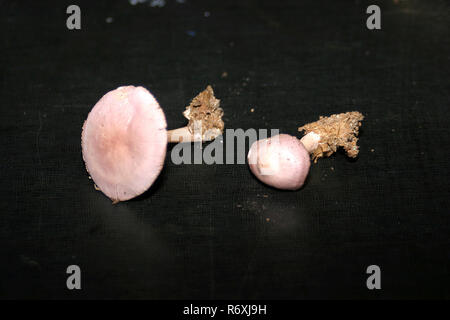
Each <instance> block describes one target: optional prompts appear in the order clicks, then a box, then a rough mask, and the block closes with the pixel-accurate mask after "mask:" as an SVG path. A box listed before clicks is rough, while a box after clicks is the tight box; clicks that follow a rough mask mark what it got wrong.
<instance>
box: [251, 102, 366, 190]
mask: <svg viewBox="0 0 450 320" xmlns="http://www.w3.org/2000/svg"><path fill="white" fill-rule="evenodd" d="M363 119H364V116H363V115H362V114H361V113H359V112H356V111H354V112H347V113H340V114H334V115H331V116H329V117H320V118H319V120H318V121H316V122H313V123H309V124H306V125H304V126H302V127H300V128H299V131H305V135H304V136H303V137H302V138H301V139H297V138H296V137H294V136H291V135H287V134H280V135H276V136H274V137H271V138H268V139H262V140H259V141H256V142H255V143H253V144H252V146H251V147H250V150H249V152H248V156H247V159H248V163H249V166H250V170H251V172H252V173H253V174H254V175H255V176H256V177H257V178H258V179H259V180H261V181H262V182H264V183H265V184H267V185H270V186H272V187H275V188H278V189H284V190H297V189H299V188H301V187H302V186H303V184H304V182H305V179H306V177H307V176H308V172H309V168H310V158H309V156H310V154H311V156H312V159H313V160H314V163H316V162H317V159H319V158H321V157H329V156H330V155H332V154H333V153H334V152H336V150H337V148H338V147H343V148H344V149H345V151H346V152H347V156H349V157H351V158H355V157H356V156H357V155H358V152H359V150H358V146H357V142H358V138H357V136H358V134H359V127H360V126H361V121H362V120H363Z"/></svg>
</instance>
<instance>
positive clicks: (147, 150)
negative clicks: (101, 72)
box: [81, 86, 167, 202]
mask: <svg viewBox="0 0 450 320" xmlns="http://www.w3.org/2000/svg"><path fill="white" fill-rule="evenodd" d="M166 126H167V125H166V118H165V116H164V112H163V111H162V109H161V107H160V106H159V104H158V102H157V101H156V99H155V98H154V97H153V95H152V94H151V93H150V92H148V91H147V90H146V89H145V88H143V87H134V86H126V87H119V88H117V89H115V90H112V91H110V92H108V93H107V94H105V95H104V96H103V97H102V98H101V99H100V100H99V101H98V102H97V104H96V105H95V106H94V108H92V110H91V112H90V113H89V115H88V118H87V120H86V121H85V123H84V125H83V132H82V134H81V146H82V151H83V159H84V161H85V163H86V170H87V171H88V172H89V174H90V176H91V177H92V179H93V180H94V183H95V184H96V186H97V187H98V188H99V189H100V190H101V191H102V192H103V193H104V194H105V195H107V196H108V197H109V198H111V199H112V200H113V201H115V202H117V201H124V200H129V199H131V198H134V197H136V196H138V195H140V194H142V193H143V192H145V191H146V190H147V189H148V188H149V187H150V186H151V185H152V184H153V182H154V181H155V180H156V178H157V177H158V175H159V173H160V172H161V170H162V167H163V165H164V158H165V155H166V147H167V132H166Z"/></svg>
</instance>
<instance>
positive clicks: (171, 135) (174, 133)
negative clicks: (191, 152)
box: [167, 126, 202, 143]
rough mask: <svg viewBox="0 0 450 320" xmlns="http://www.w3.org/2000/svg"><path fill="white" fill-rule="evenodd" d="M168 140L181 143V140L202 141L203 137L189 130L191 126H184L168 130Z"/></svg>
mask: <svg viewBox="0 0 450 320" xmlns="http://www.w3.org/2000/svg"><path fill="white" fill-rule="evenodd" d="M167 141H168V142H169V143H179V142H196V141H202V137H201V135H200V136H198V135H197V136H196V135H194V134H192V133H191V131H189V127H187V126H186V127H183V128H178V129H173V130H168V131H167Z"/></svg>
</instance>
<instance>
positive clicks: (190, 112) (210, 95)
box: [183, 85, 225, 140]
mask: <svg viewBox="0 0 450 320" xmlns="http://www.w3.org/2000/svg"><path fill="white" fill-rule="evenodd" d="M183 115H184V116H185V117H186V119H188V120H189V123H188V128H189V131H190V132H191V134H195V133H197V132H201V133H202V135H204V134H208V135H209V137H208V138H207V140H214V139H215V138H216V137H217V136H219V135H221V134H222V133H223V128H224V126H225V125H224V122H223V120H222V116H223V110H222V108H220V100H219V99H217V98H216V97H215V96H214V91H213V89H212V87H211V86H210V85H208V86H207V87H206V89H205V90H203V91H202V92H200V93H199V94H198V95H197V96H196V97H194V98H193V99H192V101H191V103H190V104H189V105H188V106H187V107H186V110H185V111H184V112H183Z"/></svg>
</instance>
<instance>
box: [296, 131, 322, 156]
mask: <svg viewBox="0 0 450 320" xmlns="http://www.w3.org/2000/svg"><path fill="white" fill-rule="evenodd" d="M319 141H320V135H319V134H317V133H314V132H310V133H308V134H307V135H305V136H303V138H301V139H300V142H301V143H303V145H304V146H305V149H306V150H307V151H308V152H309V153H313V152H314V150H316V149H317V147H318V146H319Z"/></svg>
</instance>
